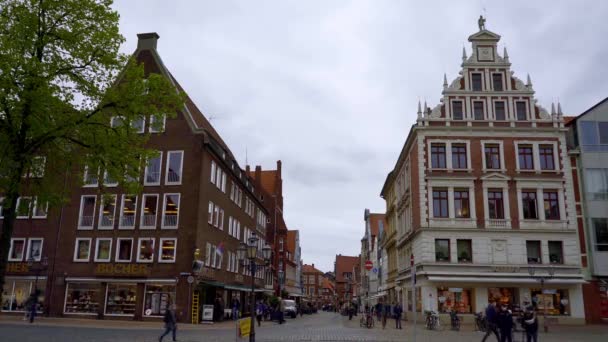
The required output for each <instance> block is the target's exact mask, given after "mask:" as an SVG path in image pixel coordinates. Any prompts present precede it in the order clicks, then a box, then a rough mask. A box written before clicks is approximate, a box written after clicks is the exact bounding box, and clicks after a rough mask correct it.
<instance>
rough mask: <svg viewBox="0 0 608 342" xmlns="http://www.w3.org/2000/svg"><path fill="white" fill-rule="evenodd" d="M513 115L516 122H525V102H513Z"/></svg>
mask: <svg viewBox="0 0 608 342" xmlns="http://www.w3.org/2000/svg"><path fill="white" fill-rule="evenodd" d="M515 113H516V118H517V121H526V119H527V117H528V108H527V106H526V102H525V101H515Z"/></svg>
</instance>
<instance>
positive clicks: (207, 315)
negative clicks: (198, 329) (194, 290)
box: [203, 305, 213, 322]
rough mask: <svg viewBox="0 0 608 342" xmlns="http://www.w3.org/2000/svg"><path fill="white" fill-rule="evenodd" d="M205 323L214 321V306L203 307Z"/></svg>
mask: <svg viewBox="0 0 608 342" xmlns="http://www.w3.org/2000/svg"><path fill="white" fill-rule="evenodd" d="M203 321H206V322H211V321H213V305H203Z"/></svg>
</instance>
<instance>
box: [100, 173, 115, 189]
mask: <svg viewBox="0 0 608 342" xmlns="http://www.w3.org/2000/svg"><path fill="white" fill-rule="evenodd" d="M103 185H104V186H106V187H112V186H117V185H118V181H117V180H115V179H114V178H112V176H111V175H110V173H109V172H108V171H107V170H106V171H105V172H104V173H103Z"/></svg>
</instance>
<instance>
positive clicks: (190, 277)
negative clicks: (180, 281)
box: [188, 276, 194, 284]
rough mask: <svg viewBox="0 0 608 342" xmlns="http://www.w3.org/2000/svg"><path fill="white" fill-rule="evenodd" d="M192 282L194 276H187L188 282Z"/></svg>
mask: <svg viewBox="0 0 608 342" xmlns="http://www.w3.org/2000/svg"><path fill="white" fill-rule="evenodd" d="M192 283H194V277H193V276H188V284H192Z"/></svg>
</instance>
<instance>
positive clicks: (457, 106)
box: [452, 101, 464, 120]
mask: <svg viewBox="0 0 608 342" xmlns="http://www.w3.org/2000/svg"><path fill="white" fill-rule="evenodd" d="M463 111H464V110H463V109H462V101H452V119H454V120H462V119H463V115H462V113H463Z"/></svg>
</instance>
